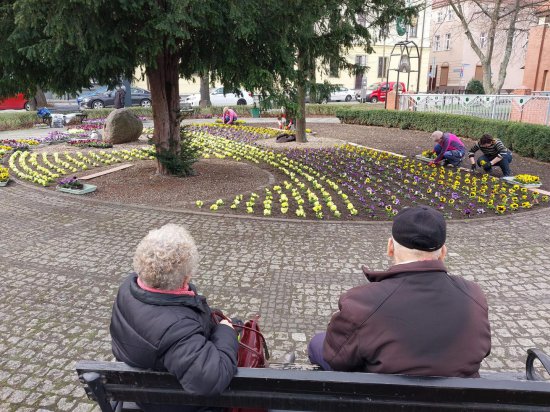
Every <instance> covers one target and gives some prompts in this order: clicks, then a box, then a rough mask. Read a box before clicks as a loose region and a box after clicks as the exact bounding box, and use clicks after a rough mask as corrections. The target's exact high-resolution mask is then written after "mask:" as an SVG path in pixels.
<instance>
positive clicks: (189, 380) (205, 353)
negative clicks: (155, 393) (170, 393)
mask: <svg viewBox="0 0 550 412" xmlns="http://www.w3.org/2000/svg"><path fill="white" fill-rule="evenodd" d="M190 287H191V289H192V290H193V291H195V293H196V289H195V288H194V286H193V285H190ZM210 313H211V312H210V308H209V307H208V304H207V303H206V299H205V298H204V296H200V295H198V294H197V295H196V296H182V295H168V294H162V293H154V292H148V291H146V290H143V289H141V288H140V287H139V286H138V284H137V275H136V274H132V275H130V276H129V277H128V278H127V279H126V280H125V281H124V282H123V284H122V285H121V287H120V289H119V291H118V294H117V297H116V300H115V303H114V306H113V314H112V318H111V327H110V331H111V338H112V349H113V354H114V355H115V357H116V359H117V360H119V361H122V362H125V363H127V364H128V365H130V366H134V367H137V368H144V369H155V370H166V371H169V372H171V373H173V374H174V375H176V377H177V378H178V380H179V381H180V383H181V385H182V387H183V389H184V390H185V391H186V392H188V393H190V394H201V395H209V394H218V393H220V392H222V391H223V390H224V389H225V388H226V387H227V386H228V385H229V382H230V381H231V379H232V378H233V376H234V375H235V373H236V372H237V351H238V342H237V338H236V335H235V331H234V330H233V329H231V328H230V327H228V326H225V325H216V324H214V323H213V322H212V320H211V317H210ZM146 409H150V408H146ZM185 410H193V409H185Z"/></svg>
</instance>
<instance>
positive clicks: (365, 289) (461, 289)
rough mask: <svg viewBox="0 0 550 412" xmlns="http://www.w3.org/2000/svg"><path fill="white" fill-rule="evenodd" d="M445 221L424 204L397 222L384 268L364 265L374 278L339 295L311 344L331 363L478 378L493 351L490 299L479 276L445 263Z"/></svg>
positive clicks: (319, 360) (315, 356)
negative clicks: (471, 277)
mask: <svg viewBox="0 0 550 412" xmlns="http://www.w3.org/2000/svg"><path fill="white" fill-rule="evenodd" d="M445 238H446V224H445V220H444V218H443V215H442V214H441V213H440V212H438V211H436V210H434V209H432V208H430V207H427V206H418V207H412V208H406V209H404V210H402V211H401V212H399V213H398V214H397V215H396V216H395V218H394V221H393V227H392V236H391V237H390V238H389V240H388V250H387V253H388V256H389V257H390V258H392V260H393V263H394V264H393V266H391V267H390V268H389V269H388V270H387V271H385V272H373V271H370V270H368V269H367V268H365V267H364V268H363V271H364V273H365V276H366V277H367V279H368V280H369V281H370V283H368V284H366V285H362V286H358V287H355V288H353V289H351V290H349V291H348V292H346V293H345V294H343V295H342V296H341V297H340V301H339V304H338V307H339V309H340V310H339V311H338V312H337V313H336V314H334V315H333V317H332V319H331V321H330V323H329V325H328V329H327V331H326V333H320V334H318V335H315V336H314V337H313V339H312V340H311V342H310V344H309V348H308V351H309V358H310V361H311V362H312V363H315V364H318V365H320V366H321V367H322V368H323V369H326V370H331V369H332V370H337V371H360V372H374V373H391V374H406V375H422V376H457V377H472V378H473V377H479V367H480V363H481V361H482V360H483V359H484V358H485V357H486V356H487V355H489V353H490V350H491V330H490V327H489V319H488V307H487V300H486V299H485V296H484V294H483V292H482V291H481V289H480V287H479V286H478V285H477V284H475V283H474V282H471V281H468V280H465V279H463V278H461V277H458V276H451V275H449V274H448V273H447V268H446V267H445V265H444V264H443V261H444V259H445V255H446V254H447V247H446V246H445Z"/></svg>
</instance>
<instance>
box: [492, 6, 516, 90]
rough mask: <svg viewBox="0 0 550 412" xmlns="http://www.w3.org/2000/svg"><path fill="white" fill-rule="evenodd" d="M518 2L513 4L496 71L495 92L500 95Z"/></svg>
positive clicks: (512, 39) (514, 27)
mask: <svg viewBox="0 0 550 412" xmlns="http://www.w3.org/2000/svg"><path fill="white" fill-rule="evenodd" d="M519 2H520V0H516V1H515V4H514V10H513V12H512V16H511V18H510V24H509V26H508V31H507V33H506V48H505V49H504V56H503V57H502V61H501V62H500V68H499V71H498V80H497V84H496V87H495V92H496V93H500V89H502V85H503V84H504V80H506V69H507V68H508V62H509V61H510V56H511V55H512V46H513V43H514V37H515V34H516V19H517V18H518V15H519V10H520V4H519Z"/></svg>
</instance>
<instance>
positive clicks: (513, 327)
mask: <svg viewBox="0 0 550 412" xmlns="http://www.w3.org/2000/svg"><path fill="white" fill-rule="evenodd" d="M0 206H1V210H2V216H3V217H2V223H1V229H0V233H1V239H2V247H0V292H1V296H2V299H1V300H0V319H1V320H0V410H2V411H4V410H5V411H10V410H21V411H35V410H49V411H88V410H92V409H93V408H94V407H93V405H92V404H91V403H90V402H89V401H87V400H86V399H85V396H84V391H83V390H82V388H81V387H80V384H79V382H78V380H77V377H76V374H75V372H74V364H75V361H77V360H79V359H100V360H110V359H112V355H111V353H110V342H109V333H108V325H109V318H110V312H111V305H112V302H113V298H114V296H115V293H116V291H117V288H118V285H119V284H120V282H121V281H122V279H123V278H124V277H125V276H126V275H127V273H128V272H129V271H130V265H131V256H132V254H133V251H134V248H135V246H136V245H137V243H138V241H139V240H140V239H141V238H142V237H143V236H144V235H145V234H146V233H147V231H148V230H150V229H153V228H157V227H159V226H161V225H163V224H165V223H168V222H174V223H178V224H184V225H187V226H188V227H189V228H190V230H191V232H192V233H193V235H194V237H195V239H196V241H197V243H198V245H199V249H200V253H201V255H202V261H201V270H200V274H199V275H198V276H197V277H196V279H195V281H196V284H197V285H198V286H199V290H201V291H202V292H203V293H204V294H205V295H207V296H208V297H209V301H210V304H211V306H214V307H220V308H224V309H225V310H226V311H227V312H228V313H229V314H230V315H234V314H238V315H240V316H246V315H249V314H253V313H256V312H259V313H261V315H262V320H261V322H262V327H263V330H264V331H265V332H266V336H267V338H268V343H269V345H270V347H271V348H272V349H273V355H274V357H275V358H277V357H279V356H281V355H282V354H283V353H284V352H286V351H289V350H296V351H297V355H298V361H306V356H305V349H306V342H307V340H308V339H309V338H310V337H311V336H312V334H313V333H314V332H315V331H319V330H323V329H324V328H325V327H326V324H327V322H328V320H329V318H330V315H331V314H332V313H333V311H335V310H336V308H337V300H338V296H339V295H340V294H341V293H342V292H343V291H345V290H346V289H349V288H351V287H353V286H355V285H358V284H360V283H363V282H365V279H364V278H363V276H362V274H361V270H360V267H361V264H367V265H368V266H370V267H372V268H374V269H383V268H384V267H385V266H386V265H387V261H386V259H385V257H384V255H383V253H384V248H385V242H386V239H387V237H388V235H389V231H390V226H389V224H387V223H375V224H345V223H340V224H338V223H337V224H330V223H321V222H281V221H269V220H254V219H243V218H235V217H233V218H230V217H223V216H212V215H207V214H196V213H195V214H191V213H182V212H173V211H169V210H150V209H147V208H142V207H130V206H120V205H111V204H105V203H98V202H95V201H93V200H90V199H81V198H77V197H71V195H62V194H57V193H53V192H45V191H43V190H41V189H35V188H31V187H28V186H26V185H22V184H12V185H10V186H9V187H7V188H3V189H1V191H0ZM549 216H550V212H549V211H548V209H545V210H541V211H540V212H534V213H527V214H523V213H522V214H519V215H517V216H515V217H513V218H510V219H508V220H502V219H500V220H494V219H492V220H476V221H475V222H453V223H450V225H449V226H450V227H449V241H448V246H449V250H450V256H449V259H448V266H449V268H450V270H451V272H453V273H454V274H459V275H464V276H466V277H467V278H469V279H473V280H475V281H477V282H478V283H479V284H480V285H481V286H482V288H483V289H484V291H485V292H486V294H487V296H488V299H489V303H490V307H491V325H492V331H493V350H492V354H491V355H490V357H489V358H488V359H487V360H486V361H485V362H484V364H483V369H485V370H495V371H500V370H514V371H520V370H522V368H523V362H524V359H525V350H526V349H527V348H529V347H534V346H536V347H539V348H541V349H543V350H545V351H548V352H550V343H549V337H550V324H549V320H548V313H549V309H550V277H549V273H550V219H549Z"/></svg>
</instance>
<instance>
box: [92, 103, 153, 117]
mask: <svg viewBox="0 0 550 412" xmlns="http://www.w3.org/2000/svg"><path fill="white" fill-rule="evenodd" d="M129 109H130V110H131V111H132V113H134V114H135V115H136V116H145V117H153V109H152V108H151V107H141V106H135V107H129ZM113 110H115V109H114V108H112V107H110V108H108V107H106V108H103V109H84V110H83V112H84V113H86V114H87V115H88V117H89V118H90V119H92V118H96V117H107V116H109V113H111V112H112V111H113Z"/></svg>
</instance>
